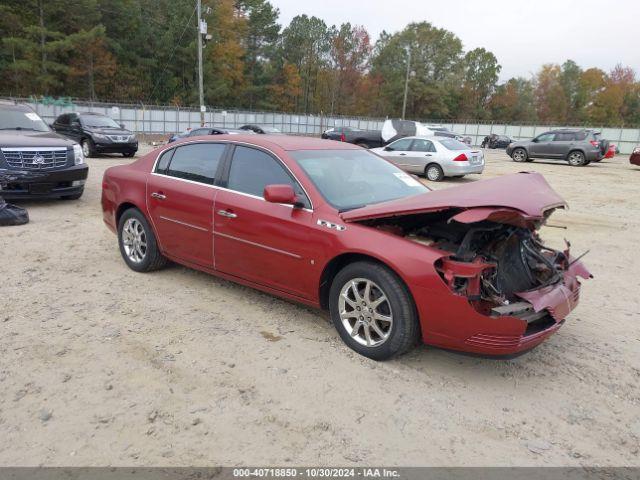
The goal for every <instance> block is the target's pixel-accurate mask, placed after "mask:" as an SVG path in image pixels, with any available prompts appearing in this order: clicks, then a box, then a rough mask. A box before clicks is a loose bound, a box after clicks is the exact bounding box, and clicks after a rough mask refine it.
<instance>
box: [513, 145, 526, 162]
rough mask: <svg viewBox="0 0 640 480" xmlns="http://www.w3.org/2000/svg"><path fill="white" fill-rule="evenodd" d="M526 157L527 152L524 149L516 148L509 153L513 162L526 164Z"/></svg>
mask: <svg viewBox="0 0 640 480" xmlns="http://www.w3.org/2000/svg"><path fill="white" fill-rule="evenodd" d="M528 157H529V156H528V155H527V151H526V150H525V149H524V148H516V149H515V150H514V151H513V152H511V158H512V159H513V161H514V162H526V161H527V160H528Z"/></svg>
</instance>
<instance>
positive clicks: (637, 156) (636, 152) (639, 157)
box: [629, 147, 640, 167]
mask: <svg viewBox="0 0 640 480" xmlns="http://www.w3.org/2000/svg"><path fill="white" fill-rule="evenodd" d="M629 163H630V164H631V165H637V166H639V167H640V147H636V148H634V149H633V152H632V153H631V156H630V157H629Z"/></svg>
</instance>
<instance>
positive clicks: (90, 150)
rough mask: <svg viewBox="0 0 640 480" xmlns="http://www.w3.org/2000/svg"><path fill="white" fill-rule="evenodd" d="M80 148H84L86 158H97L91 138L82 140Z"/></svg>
mask: <svg viewBox="0 0 640 480" xmlns="http://www.w3.org/2000/svg"><path fill="white" fill-rule="evenodd" d="M80 146H81V147H82V154H83V155H84V156H85V157H87V158H91V157H95V156H96V146H95V144H94V143H93V140H91V139H90V138H85V139H84V140H82V142H80Z"/></svg>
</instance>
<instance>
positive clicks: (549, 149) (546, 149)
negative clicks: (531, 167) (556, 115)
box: [529, 133, 555, 158]
mask: <svg viewBox="0 0 640 480" xmlns="http://www.w3.org/2000/svg"><path fill="white" fill-rule="evenodd" d="M554 137H555V135H554V134H553V133H544V134H542V135H540V136H538V137H537V140H538V141H537V142H532V143H531V144H530V146H529V155H531V156H536V157H552V158H553V156H554V155H553V138H554Z"/></svg>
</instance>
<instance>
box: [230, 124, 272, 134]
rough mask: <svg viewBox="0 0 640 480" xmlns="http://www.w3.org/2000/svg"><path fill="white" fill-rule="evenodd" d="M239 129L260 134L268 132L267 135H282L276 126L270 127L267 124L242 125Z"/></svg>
mask: <svg viewBox="0 0 640 480" xmlns="http://www.w3.org/2000/svg"><path fill="white" fill-rule="evenodd" d="M240 130H246V131H250V132H253V133H259V134H261V135H265V134H269V135H282V132H281V131H280V130H278V129H277V128H276V127H270V126H268V125H253V124H252V125H243V126H241V127H240Z"/></svg>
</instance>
